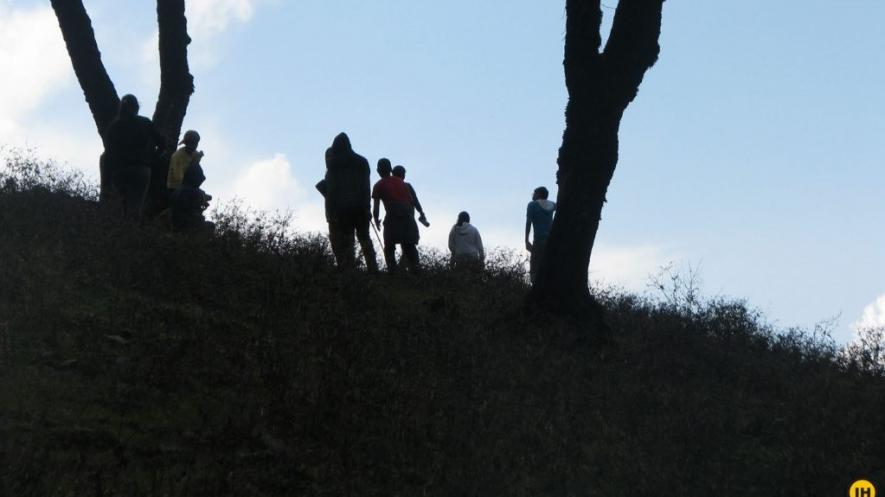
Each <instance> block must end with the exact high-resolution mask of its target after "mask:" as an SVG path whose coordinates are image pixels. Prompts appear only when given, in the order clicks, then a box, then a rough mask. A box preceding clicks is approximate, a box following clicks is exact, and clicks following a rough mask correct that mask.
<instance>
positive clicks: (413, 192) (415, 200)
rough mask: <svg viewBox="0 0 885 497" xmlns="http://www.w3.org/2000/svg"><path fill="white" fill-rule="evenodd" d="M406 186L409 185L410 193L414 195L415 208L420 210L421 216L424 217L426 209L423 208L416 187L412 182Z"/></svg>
mask: <svg viewBox="0 0 885 497" xmlns="http://www.w3.org/2000/svg"><path fill="white" fill-rule="evenodd" d="M406 186H408V187H409V194H410V195H412V205H414V206H415V210H416V211H418V214H421V217H424V209H422V208H421V202H419V201H418V194H417V193H415V188H414V187H412V184H411V183H406Z"/></svg>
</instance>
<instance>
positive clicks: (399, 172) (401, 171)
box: [393, 166, 406, 179]
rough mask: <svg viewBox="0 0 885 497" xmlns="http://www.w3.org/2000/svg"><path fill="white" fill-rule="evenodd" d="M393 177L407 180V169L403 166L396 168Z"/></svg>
mask: <svg viewBox="0 0 885 497" xmlns="http://www.w3.org/2000/svg"><path fill="white" fill-rule="evenodd" d="M393 175H394V176H396V177H397V178H401V179H406V168H404V167H403V166H396V167H394V168H393Z"/></svg>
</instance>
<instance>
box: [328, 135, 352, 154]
mask: <svg viewBox="0 0 885 497" xmlns="http://www.w3.org/2000/svg"><path fill="white" fill-rule="evenodd" d="M351 150H352V148H351V145H350V138H349V137H348V136H347V133H339V134H338V136H336V137H335V139H334V140H332V152H335V153H337V154H340V153H343V152H350V151H351Z"/></svg>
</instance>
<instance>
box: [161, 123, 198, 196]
mask: <svg viewBox="0 0 885 497" xmlns="http://www.w3.org/2000/svg"><path fill="white" fill-rule="evenodd" d="M179 145H184V146H183V147H181V148H179V149H178V150H176V151H175V153H174V154H172V158H170V159H169V174H168V175H167V176H166V188H167V189H168V190H169V192H170V193H172V192H174V191H175V190H176V189H177V188H178V187H179V186H181V182H182V180H184V173H185V171H187V168H188V167H190V166H191V165H192V164H199V163H200V160H201V159H202V158H203V155H204V154H203V151H202V150H199V151H198V150H197V147H198V146H199V145H200V134H199V133H197V132H196V131H194V130H188V131H187V132H186V133H185V134H184V138H182V140H181V143H180V144H179Z"/></svg>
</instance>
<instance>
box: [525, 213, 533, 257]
mask: <svg viewBox="0 0 885 497" xmlns="http://www.w3.org/2000/svg"><path fill="white" fill-rule="evenodd" d="M531 231H532V208H531V205H530V206H529V208H528V210H527V211H526V214H525V249H526V250H528V251H529V252H531V251H532V244H531V243H529V233H530V232H531Z"/></svg>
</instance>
